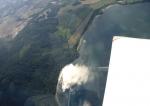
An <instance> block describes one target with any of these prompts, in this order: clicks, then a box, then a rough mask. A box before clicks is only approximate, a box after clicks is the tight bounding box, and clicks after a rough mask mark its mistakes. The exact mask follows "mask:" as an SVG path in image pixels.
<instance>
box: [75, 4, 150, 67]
mask: <svg viewBox="0 0 150 106" xmlns="http://www.w3.org/2000/svg"><path fill="white" fill-rule="evenodd" d="M103 12H104V13H103V14H102V15H97V16H96V17H95V18H94V20H93V22H92V24H91V25H90V27H89V28H88V30H87V31H86V32H85V33H84V36H83V40H82V41H81V47H80V51H79V53H80V59H79V61H82V62H83V63H84V64H88V65H90V66H96V67H102V66H108V64H109V58H110V52H111V44H112V37H113V36H116V35H117V36H118V35H119V36H120V35H121V36H129V37H136V38H150V3H149V2H145V3H137V4H132V5H119V4H115V5H112V6H109V8H105V9H104V11H103ZM139 49H140V48H139ZM79 61H78V62H79Z"/></svg>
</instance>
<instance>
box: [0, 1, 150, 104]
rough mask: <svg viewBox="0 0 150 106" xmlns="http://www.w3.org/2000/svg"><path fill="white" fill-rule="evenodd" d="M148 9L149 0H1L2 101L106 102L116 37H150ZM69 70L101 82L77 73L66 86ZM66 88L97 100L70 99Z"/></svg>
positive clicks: (27, 102) (0, 94)
mask: <svg viewBox="0 0 150 106" xmlns="http://www.w3.org/2000/svg"><path fill="white" fill-rule="evenodd" d="M149 11H150V2H149V0H0V106H102V102H103V95H104V91H105V84H106V79H107V71H108V66H109V60H110V52H111V44H112V39H113V36H127V37H134V38H146V39H150V12H149ZM139 49H140V48H139ZM80 66H81V67H80ZM68 69H69V70H76V69H77V70H78V69H80V70H83V72H82V71H79V73H80V72H81V73H86V74H87V75H93V76H94V78H91V79H92V81H93V82H95V83H96V84H97V83H98V84H97V86H95V85H92V84H93V82H92V83H91V85H89V82H90V81H91V80H90V81H89V79H88V78H86V79H84V78H83V76H84V74H80V75H79V73H75V74H76V75H79V76H80V77H81V79H80V81H81V82H80V81H79V80H76V81H77V82H73V84H72V82H68V83H71V84H72V85H69V86H68V85H67V84H66V85H65V79H63V78H65V76H69V75H68V74H66V73H65V70H68ZM61 70H62V73H61ZM89 70H93V72H89ZM72 73H73V71H72ZM96 74H97V75H99V76H95V75H96ZM82 75H83V76H82ZM70 76H71V73H70ZM82 78H83V79H82ZM68 79H69V78H68ZM82 80H84V81H83V82H84V84H83V82H82ZM85 80H86V81H85ZM63 81H64V82H63ZM88 81H89V82H88ZM79 82H80V83H79ZM66 83H67V81H66ZM63 84H64V85H65V86H63ZM82 84H83V85H82ZM88 85H89V86H90V87H89V86H88ZM76 86H77V87H76ZM63 87H64V88H63ZM72 87H73V88H72ZM82 87H87V88H88V87H89V89H90V90H93V89H94V91H88V90H89V89H88V90H86V91H85V90H83V88H82ZM93 87H95V88H93ZM68 89H73V90H77V91H79V90H81V92H82V91H84V94H82V96H83V97H82V98H83V99H89V98H84V96H85V92H90V93H89V94H88V95H90V97H92V98H94V99H95V101H93V100H91V101H92V103H93V104H92V103H91V105H85V104H84V102H83V103H81V102H80V100H78V97H79V96H81V94H78V93H76V92H75V94H71V96H72V98H74V99H72V98H71V99H70V97H69V100H70V101H69V102H68V97H67V96H66V95H68V94H67V93H68V92H64V91H67V90H68ZM97 89H98V91H97ZM63 90H64V91H63ZM95 92H98V93H97V94H95ZM64 93H66V94H64ZM69 95H70V94H69ZM88 95H86V97H87V96H88ZM90 99H91V98H90ZM96 100H98V102H97V101H96Z"/></svg>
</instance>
